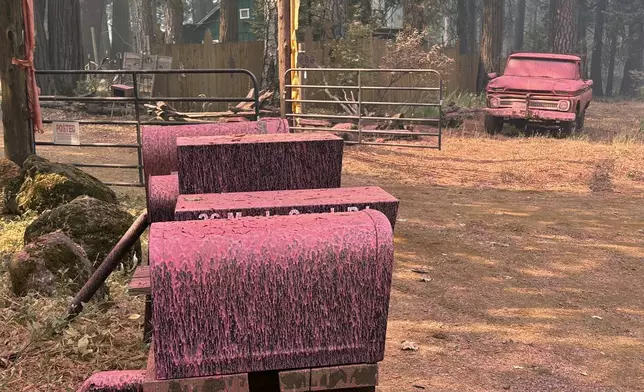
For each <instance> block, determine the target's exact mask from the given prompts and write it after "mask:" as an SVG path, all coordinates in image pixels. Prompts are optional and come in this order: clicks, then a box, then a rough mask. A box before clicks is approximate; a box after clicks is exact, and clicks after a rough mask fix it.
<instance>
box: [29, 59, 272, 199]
mask: <svg viewBox="0 0 644 392" xmlns="http://www.w3.org/2000/svg"><path fill="white" fill-rule="evenodd" d="M36 74H37V75H59V76H64V75H84V76H87V75H105V76H106V77H107V76H111V77H115V76H118V75H126V76H129V77H130V78H131V79H130V80H129V82H126V84H128V86H127V87H128V88H130V89H129V90H128V92H127V94H124V95H125V96H110V97H99V96H76V97H69V96H56V95H42V96H40V101H41V102H70V103H72V102H75V103H86V104H88V103H93V104H103V105H108V104H112V105H113V106H114V105H116V104H122V105H125V106H127V105H128V104H131V105H132V106H133V107H132V110H133V119H129V120H128V119H118V120H114V119H110V120H105V119H102V118H101V119H89V120H87V119H69V118H65V119H64V120H54V119H51V118H43V124H53V123H56V122H61V121H64V122H73V123H78V125H79V127H81V129H82V127H83V126H89V125H114V126H131V127H134V128H135V129H136V142H134V143H132V142H130V143H113V142H109V143H102V142H91V143H89V142H85V143H77V144H60V143H56V142H55V141H36V142H35V146H47V147H56V148H61V147H62V148H68V149H69V148H73V147H80V148H117V149H131V150H132V149H134V150H136V153H137V162H136V163H133V162H119V163H87V162H71V163H72V164H73V165H75V166H78V167H86V168H113V169H136V170H137V171H138V181H136V182H109V181H106V182H105V183H106V184H107V185H120V186H143V185H144V181H145V179H144V175H143V155H142V151H141V126H142V125H181V124H195V123H194V122H185V121H159V120H144V119H142V118H143V117H145V116H144V113H141V111H142V109H141V104H144V103H150V102H152V103H154V102H158V101H163V102H202V103H204V104H207V103H212V102H224V103H239V102H254V103H255V116H254V119H255V120H257V119H258V118H259V113H260V108H259V84H258V82H257V78H256V77H255V75H254V74H253V73H252V72H250V71H248V70H246V69H165V70H162V69H159V70H82V71H81V70H78V71H76V70H74V71H67V70H55V71H44V70H43V71H36ZM203 74H211V75H213V74H231V78H232V74H241V75H246V76H248V77H249V78H250V81H251V85H252V87H253V91H254V93H253V97H252V98H249V97H205V96H199V97H161V96H159V97H154V96H142V95H141V83H140V80H139V79H140V77H141V76H142V75H146V76H149V75H153V76H154V75H166V76H167V75H181V76H185V75H203ZM110 87H111V86H110ZM113 106H112V107H113ZM204 122H207V121H204ZM204 122H201V123H204Z"/></svg>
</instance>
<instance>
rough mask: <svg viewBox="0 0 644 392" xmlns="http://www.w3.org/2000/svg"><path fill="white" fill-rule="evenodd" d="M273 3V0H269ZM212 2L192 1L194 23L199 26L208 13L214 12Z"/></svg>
mask: <svg viewBox="0 0 644 392" xmlns="http://www.w3.org/2000/svg"><path fill="white" fill-rule="evenodd" d="M267 1H271V0H267ZM212 7H213V3H212V0H193V1H192V23H194V24H197V23H199V22H200V21H201V19H203V18H204V17H205V16H206V15H208V12H210V11H212Z"/></svg>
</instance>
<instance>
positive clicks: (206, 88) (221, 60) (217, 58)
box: [153, 39, 479, 111]
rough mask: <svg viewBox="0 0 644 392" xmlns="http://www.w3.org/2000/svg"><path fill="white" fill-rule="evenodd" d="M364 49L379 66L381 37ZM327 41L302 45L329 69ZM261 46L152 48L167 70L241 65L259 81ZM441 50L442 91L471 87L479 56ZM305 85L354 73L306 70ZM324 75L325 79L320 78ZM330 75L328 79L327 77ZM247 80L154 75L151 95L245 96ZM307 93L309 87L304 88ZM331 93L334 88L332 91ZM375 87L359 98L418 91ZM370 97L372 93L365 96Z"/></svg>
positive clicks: (378, 79)
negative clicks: (445, 64)
mask: <svg viewBox="0 0 644 392" xmlns="http://www.w3.org/2000/svg"><path fill="white" fill-rule="evenodd" d="M364 44H365V45H366V46H367V48H366V49H367V52H368V53H372V56H373V63H374V65H375V66H376V67H378V66H379V63H380V59H382V57H383V56H385V55H386V41H384V40H380V39H374V40H372V41H367V42H365V43H364ZM332 48H333V44H332V43H331V42H328V41H327V42H323V41H314V42H311V41H309V42H308V43H306V44H305V49H306V54H307V56H313V57H314V58H315V64H316V66H319V67H331V66H332V65H331V63H332V62H331V56H332ZM263 49H264V44H263V42H260V41H254V42H238V43H226V44H176V45H175V44H166V45H161V46H158V47H156V48H153V53H154V54H159V55H164V56H171V57H172V59H173V64H172V68H185V69H197V68H245V69H248V70H250V71H251V72H253V73H254V74H255V75H256V76H257V78H258V80H259V82H260V84H261V74H262V64H263ZM445 54H446V55H448V56H449V57H451V58H453V59H454V64H453V66H452V70H451V72H450V73H449V74H447V75H443V81H444V87H445V93H446V94H448V93H450V92H452V91H468V92H469V91H475V90H476V77H477V70H478V62H479V57H478V56H476V55H461V54H459V53H458V48H448V49H446V50H445ZM306 76H307V78H306V80H305V83H306V84H310V85H322V84H325V83H328V84H335V83H344V84H351V83H352V82H355V81H353V80H352V78H355V75H351V74H350V73H345V74H335V75H331V74H327V73H325V74H322V73H321V72H311V73H309V74H308V75H306ZM325 78H326V80H325ZM392 78H394V76H393V75H380V76H374V77H373V80H369V81H367V83H365V81H364V80H363V85H364V84H371V85H382V84H383V83H384V84H385V85H386V84H389V82H391V80H392ZM331 79H333V80H331ZM433 84H434V81H432V80H427V79H425V80H418V78H417V77H416V79H414V78H413V77H412V76H410V75H408V76H404V77H402V78H400V79H399V80H396V83H394V84H393V85H394V86H407V87H408V86H418V87H422V86H429V85H433ZM251 87H252V84H251V82H250V80H249V78H248V77H247V76H244V75H190V76H182V75H173V76H163V77H160V76H158V77H157V78H156V79H155V85H154V95H156V96H162V95H166V96H177V97H197V96H199V95H205V96H212V97H243V96H246V94H247V93H248V91H249V90H250V88H251ZM307 92H309V91H307ZM334 93H335V92H334ZM309 94H310V95H309V96H307V98H308V99H315V96H317V95H325V94H326V92H324V91H315V92H313V91H310V92H309ZM377 94H378V91H372V92H370V93H368V94H367V95H366V96H364V97H363V99H364V100H371V99H379V100H385V101H392V102H393V101H395V102H412V101H414V100H418V99H420V97H419V96H418V93H414V92H409V91H398V92H392V93H391V94H390V96H387V97H385V98H383V97H382V96H380V97H377V96H376V95H377ZM371 95H373V96H371ZM225 108H226V104H208V105H207V106H204V105H200V104H192V105H190V106H189V107H186V106H182V109H184V110H186V109H190V110H194V111H214V110H225Z"/></svg>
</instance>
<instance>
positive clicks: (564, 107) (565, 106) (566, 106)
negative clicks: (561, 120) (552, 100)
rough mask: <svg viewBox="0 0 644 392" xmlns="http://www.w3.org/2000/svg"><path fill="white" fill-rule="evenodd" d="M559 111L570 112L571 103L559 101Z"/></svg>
mask: <svg viewBox="0 0 644 392" xmlns="http://www.w3.org/2000/svg"><path fill="white" fill-rule="evenodd" d="M557 109H559V111H561V112H567V111H568V110H570V101H566V100H561V101H559V103H558V104H557Z"/></svg>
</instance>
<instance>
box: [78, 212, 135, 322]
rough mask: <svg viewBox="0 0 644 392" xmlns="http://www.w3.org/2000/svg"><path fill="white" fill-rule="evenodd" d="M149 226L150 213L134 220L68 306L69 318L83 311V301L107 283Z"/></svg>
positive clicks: (89, 298)
mask: <svg viewBox="0 0 644 392" xmlns="http://www.w3.org/2000/svg"><path fill="white" fill-rule="evenodd" d="M147 227H148V213H147V212H144V213H142V214H141V215H139V217H138V218H137V219H136V221H134V223H133V224H132V226H130V228H129V229H128V230H127V231H126V232H125V234H124V235H123V237H121V239H120V240H119V242H118V243H117V244H116V245H115V246H114V248H112V250H111V251H110V253H109V254H108V255H107V256H106V257H105V259H104V260H103V262H102V263H101V265H99V266H98V268H97V269H96V271H94V274H92V276H91V277H90V278H89V279H88V280H87V282H85V285H83V287H82V288H81V289H80V291H79V292H78V294H76V296H75V297H74V299H73V300H72V302H71V303H70V304H69V307H68V308H67V319H68V320H71V319H73V318H74V317H76V316H77V315H78V314H79V313H80V312H82V311H83V303H87V302H89V300H91V299H92V297H93V296H94V294H96V291H97V290H98V289H99V288H100V287H101V286H102V285H103V283H105V280H107V278H108V276H110V274H111V273H112V272H113V271H114V269H116V266H118V264H119V263H120V262H121V260H122V259H123V256H125V253H126V252H127V251H129V250H130V248H131V247H132V246H133V245H134V244H135V243H136V241H138V239H139V237H141V234H143V232H144V231H145V229H146V228H147Z"/></svg>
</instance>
